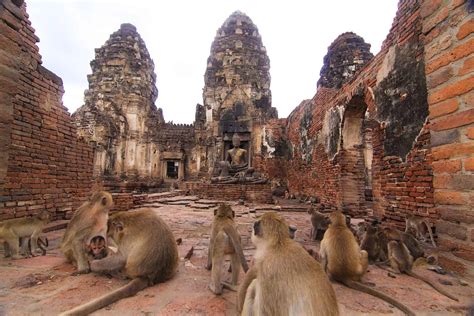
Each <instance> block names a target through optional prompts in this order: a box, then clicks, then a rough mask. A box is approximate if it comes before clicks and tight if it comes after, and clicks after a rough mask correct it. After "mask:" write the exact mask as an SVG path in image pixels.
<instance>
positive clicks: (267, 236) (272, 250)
mask: <svg viewBox="0 0 474 316" xmlns="http://www.w3.org/2000/svg"><path fill="white" fill-rule="evenodd" d="M252 242H253V244H254V245H255V246H256V248H257V250H256V252H255V265H254V266H253V267H252V268H251V269H250V270H249V271H248V272H247V273H246V274H245V278H244V281H243V282H242V284H241V285H240V287H239V292H238V300H237V308H238V310H239V312H242V315H245V316H247V315H339V309H338V305H337V300H336V295H335V293H334V289H333V288H332V285H331V282H330V281H329V279H328V277H327V276H326V275H325V273H324V271H323V269H322V267H321V265H320V264H319V263H318V262H317V261H316V260H314V259H313V258H312V257H311V256H310V255H309V254H308V252H307V251H306V250H305V249H304V248H303V247H302V246H301V245H300V244H299V243H297V242H296V241H294V240H292V239H291V238H290V236H289V229H288V224H287V223H286V221H285V219H284V218H283V217H282V216H280V215H278V214H277V213H274V212H268V213H265V214H263V215H262V216H261V217H260V218H259V219H258V220H257V221H256V222H255V223H254V225H253V233H252Z"/></svg>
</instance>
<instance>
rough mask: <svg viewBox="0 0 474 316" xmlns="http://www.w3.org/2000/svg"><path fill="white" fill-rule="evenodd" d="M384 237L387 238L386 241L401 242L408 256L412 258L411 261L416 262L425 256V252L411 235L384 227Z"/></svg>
mask: <svg viewBox="0 0 474 316" xmlns="http://www.w3.org/2000/svg"><path fill="white" fill-rule="evenodd" d="M383 232H384V235H385V236H386V237H387V240H396V241H401V242H403V244H404V245H405V246H406V247H407V248H408V251H409V252H410V255H411V256H412V257H413V260H416V259H418V258H420V257H423V256H424V255H425V251H424V250H423V248H422V247H421V245H420V243H419V242H418V240H416V238H415V237H413V235H412V234H410V233H407V232H401V231H399V230H396V229H394V228H389V227H385V228H384V229H383Z"/></svg>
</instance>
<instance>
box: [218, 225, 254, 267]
mask: <svg viewBox="0 0 474 316" xmlns="http://www.w3.org/2000/svg"><path fill="white" fill-rule="evenodd" d="M224 232H225V233H226V234H227V236H229V238H230V240H231V242H232V245H233V246H234V250H235V253H236V254H237V255H238V256H239V259H240V263H241V264H242V268H243V269H244V271H245V272H247V271H248V269H249V266H248V264H247V260H245V256H244V251H243V250H242V246H241V245H240V240H239V236H238V235H237V232H236V230H235V228H234V227H232V226H230V225H226V226H224Z"/></svg>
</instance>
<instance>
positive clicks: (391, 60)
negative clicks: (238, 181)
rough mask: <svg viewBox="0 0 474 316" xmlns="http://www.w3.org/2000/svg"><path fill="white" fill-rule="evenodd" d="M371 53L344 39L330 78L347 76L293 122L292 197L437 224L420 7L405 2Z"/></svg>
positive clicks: (350, 37)
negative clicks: (342, 67) (420, 218)
mask: <svg viewBox="0 0 474 316" xmlns="http://www.w3.org/2000/svg"><path fill="white" fill-rule="evenodd" d="M354 43H359V45H354ZM368 46H370V45H368V44H366V43H365V42H364V41H363V40H362V39H361V38H360V37H359V36H357V35H355V34H353V33H344V34H342V35H341V36H340V37H338V39H336V40H335V41H334V43H333V44H332V45H331V46H330V47H329V50H328V55H329V56H330V57H331V58H328V56H326V58H325V62H329V61H330V64H329V65H326V64H325V66H324V67H323V69H324V70H325V71H324V73H327V72H328V69H329V70H331V67H333V68H334V69H336V68H338V65H339V66H340V65H349V66H346V67H348V70H347V71H341V70H340V69H338V71H337V72H334V71H332V70H331V71H332V72H331V73H339V74H340V75H341V76H343V77H341V78H340V80H339V79H337V80H336V79H334V78H329V79H331V80H329V81H328V80H326V81H321V80H320V81H319V83H320V84H319V87H318V90H317V93H316V95H315V96H314V97H313V99H311V100H306V101H304V102H302V103H301V104H300V105H299V106H298V107H297V108H296V109H295V110H294V111H293V112H292V113H291V114H290V116H289V118H288V119H287V128H286V131H287V141H288V147H289V149H290V152H291V155H290V159H289V160H288V161H287V163H286V169H287V171H286V172H287V174H288V184H289V189H290V193H293V194H296V195H306V196H316V197H318V198H320V199H321V201H322V202H324V203H328V204H332V205H334V206H336V207H338V208H340V209H342V210H344V211H347V212H349V213H351V214H353V215H359V216H367V215H370V216H372V215H373V216H376V217H379V218H386V219H389V220H391V221H394V222H395V224H397V225H399V226H400V227H401V226H403V225H404V223H403V220H404V218H405V216H406V215H407V214H419V215H422V216H429V217H431V218H433V219H436V218H437V216H438V215H437V213H436V211H434V210H433V185H432V183H433V181H432V167H431V154H430V137H429V121H428V104H427V101H426V99H427V98H426V95H427V89H426V79H425V74H424V60H423V52H424V51H423V48H424V46H423V38H422V24H421V18H420V2H418V1H400V3H399V8H398V12H397V15H396V17H395V19H394V22H393V26H392V29H391V30H390V33H389V34H388V36H387V38H386V40H385V42H384V44H383V47H382V49H381V51H380V53H379V54H377V56H375V57H373V58H371V59H370V57H371V55H370V54H368V53H367V47H368ZM338 58H339V59H341V60H338ZM361 63H363V67H361V66H360V65H361ZM355 66H357V69H359V71H356V72H353V71H352V70H353V67H355ZM351 67H352V68H351ZM326 82H328V84H325V83H326ZM265 158H266V159H262V161H263V164H265V161H266V160H271V159H272V158H270V157H268V156H267V157H265ZM270 176H272V175H270Z"/></svg>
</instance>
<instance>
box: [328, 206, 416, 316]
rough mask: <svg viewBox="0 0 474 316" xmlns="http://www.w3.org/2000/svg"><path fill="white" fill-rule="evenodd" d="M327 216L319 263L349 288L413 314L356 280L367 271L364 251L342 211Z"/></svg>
mask: <svg viewBox="0 0 474 316" xmlns="http://www.w3.org/2000/svg"><path fill="white" fill-rule="evenodd" d="M329 219H330V221H331V224H330V225H329V227H328V229H327V230H326V233H325V234H324V237H323V240H322V241H321V245H320V258H321V263H322V266H323V268H324V270H325V271H326V272H327V273H328V275H329V276H330V277H331V278H332V279H334V280H335V281H338V282H341V283H342V284H344V285H346V286H347V287H349V288H352V289H354V290H358V291H361V292H364V293H367V294H370V295H373V296H375V297H378V298H380V299H382V300H384V301H386V302H388V303H389V304H392V305H394V306H396V307H397V308H399V309H400V310H402V311H403V312H404V313H406V314H408V315H415V313H414V312H413V311H412V310H411V309H409V308H408V307H407V306H405V305H404V304H402V303H400V302H399V301H397V300H395V299H393V298H392V297H390V296H388V295H385V294H383V293H382V292H379V291H377V290H375V289H372V288H370V287H367V286H365V285H364V284H362V283H360V281H361V279H362V277H363V276H364V274H365V273H366V271H367V266H368V254H367V251H365V250H360V248H359V245H358V244H357V241H356V239H355V237H354V235H353V234H352V232H351V231H350V230H349V228H347V226H346V221H345V217H344V214H342V212H340V211H336V212H333V213H331V214H330V215H329Z"/></svg>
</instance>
